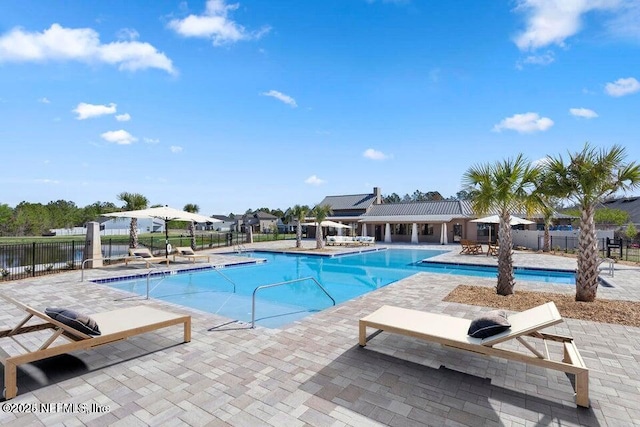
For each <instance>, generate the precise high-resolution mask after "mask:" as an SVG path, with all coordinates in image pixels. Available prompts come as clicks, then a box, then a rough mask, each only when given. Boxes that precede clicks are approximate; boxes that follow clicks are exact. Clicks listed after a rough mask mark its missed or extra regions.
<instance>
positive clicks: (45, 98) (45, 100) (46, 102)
mask: <svg viewBox="0 0 640 427" xmlns="http://www.w3.org/2000/svg"><path fill="white" fill-rule="evenodd" d="M38 102H40V103H42V104H51V101H49V98H47V97H44V98H40V99H38Z"/></svg>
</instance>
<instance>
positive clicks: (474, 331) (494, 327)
mask: <svg viewBox="0 0 640 427" xmlns="http://www.w3.org/2000/svg"><path fill="white" fill-rule="evenodd" d="M510 327H511V323H509V320H508V319H507V313H506V312H505V311H504V310H491V311H487V312H485V313H482V314H481V315H480V316H478V317H476V318H475V319H473V320H472V321H471V324H470V325H469V331H468V332H467V334H469V336H472V337H474V338H487V337H490V336H493V335H496V334H499V333H500V332H504V331H506V330H507V329H509V328H510Z"/></svg>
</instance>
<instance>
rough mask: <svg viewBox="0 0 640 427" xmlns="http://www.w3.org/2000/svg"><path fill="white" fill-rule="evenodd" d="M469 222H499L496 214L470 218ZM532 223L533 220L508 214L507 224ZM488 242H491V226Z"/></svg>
mask: <svg viewBox="0 0 640 427" xmlns="http://www.w3.org/2000/svg"><path fill="white" fill-rule="evenodd" d="M469 222H480V223H484V224H500V217H499V216H498V215H491V216H485V217H484V218H476V219H472V220H471V221H469ZM528 224H534V222H533V221H529V220H528V219H524V218H519V217H517V216H513V215H511V216H510V220H509V225H528ZM489 242H491V228H489Z"/></svg>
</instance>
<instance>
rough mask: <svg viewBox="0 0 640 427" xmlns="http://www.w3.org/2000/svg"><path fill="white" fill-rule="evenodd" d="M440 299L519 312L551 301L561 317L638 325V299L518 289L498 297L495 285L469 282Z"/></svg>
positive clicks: (639, 308)
mask: <svg viewBox="0 0 640 427" xmlns="http://www.w3.org/2000/svg"><path fill="white" fill-rule="evenodd" d="M444 301H448V302H457V303H461V304H469V305H477V306H482V307H492V308H501V309H505V310H511V311H523V310H527V309H529V308H532V307H535V306H537V305H541V304H544V303H546V302H549V301H553V302H554V303H555V304H556V306H557V307H558V311H559V312H560V314H561V315H562V317H569V318H572V319H581V320H591V321H594V322H603V323H614V324H618V325H627V326H635V327H640V302H638V301H620V300H606V299H599V298H596V300H595V301H593V302H578V301H576V300H575V295H573V294H558V293H552V292H533V291H520V290H516V292H515V294H513V295H509V296H502V295H498V294H497V293H496V290H495V288H490V287H486V286H469V285H458V287H456V288H455V289H454V290H453V291H451V292H450V293H449V295H447V296H446V297H445V298H444Z"/></svg>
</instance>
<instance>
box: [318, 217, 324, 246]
mask: <svg viewBox="0 0 640 427" xmlns="http://www.w3.org/2000/svg"><path fill="white" fill-rule="evenodd" d="M323 248H324V239H323V238H322V227H321V226H320V223H318V226H317V227H316V249H323Z"/></svg>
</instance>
